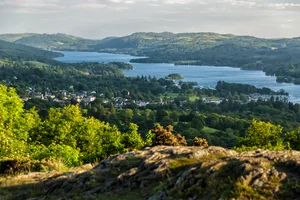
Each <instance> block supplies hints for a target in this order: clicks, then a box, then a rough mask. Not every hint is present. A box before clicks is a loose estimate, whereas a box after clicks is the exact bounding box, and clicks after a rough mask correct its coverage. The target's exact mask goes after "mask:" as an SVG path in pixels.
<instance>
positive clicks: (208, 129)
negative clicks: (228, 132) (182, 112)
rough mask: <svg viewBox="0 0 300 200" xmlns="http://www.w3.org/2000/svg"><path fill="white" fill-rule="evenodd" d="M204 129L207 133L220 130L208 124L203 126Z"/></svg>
mask: <svg viewBox="0 0 300 200" xmlns="http://www.w3.org/2000/svg"><path fill="white" fill-rule="evenodd" d="M202 130H203V131H204V132H205V133H207V134H211V133H215V132H217V131H218V130H217V129H214V128H210V127H207V126H204V128H203V129H202Z"/></svg>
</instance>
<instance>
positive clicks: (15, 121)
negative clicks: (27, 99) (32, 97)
mask: <svg viewBox="0 0 300 200" xmlns="http://www.w3.org/2000/svg"><path fill="white" fill-rule="evenodd" d="M39 122H40V120H39V116H38V115H37V112H36V111H35V110H34V109H32V110H29V111H24V110H23V102H22V100H21V99H20V98H19V97H18V95H17V94H16V92H15V90H14V89H13V88H7V87H6V86H4V85H1V84H0V158H1V157H10V158H18V157H22V156H25V155H26V148H27V141H28V140H29V139H30V138H29V132H30V130H31V129H33V128H34V127H36V126H37V125H38V124H39Z"/></svg>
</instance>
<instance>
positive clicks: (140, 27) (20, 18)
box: [0, 0, 300, 39]
mask: <svg viewBox="0 0 300 200" xmlns="http://www.w3.org/2000/svg"><path fill="white" fill-rule="evenodd" d="M0 27H1V28H0V33H25V32H30V33H66V34H71V35H75V36H80V37H84V38H91V39H102V38H105V37H109V36H124V35H129V34H132V33H134V32H164V31H169V32H174V33H182V32H216V33H232V34H236V35H252V36H256V37H263V38H281V37H299V36H300V0H249V1H248V0H0Z"/></svg>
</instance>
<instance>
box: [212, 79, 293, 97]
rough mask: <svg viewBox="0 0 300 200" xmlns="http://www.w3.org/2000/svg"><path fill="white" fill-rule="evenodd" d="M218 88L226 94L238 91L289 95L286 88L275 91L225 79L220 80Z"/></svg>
mask: <svg viewBox="0 0 300 200" xmlns="http://www.w3.org/2000/svg"><path fill="white" fill-rule="evenodd" d="M216 90H217V91H218V92H220V93H224V95H228V93H233V94H234V93H238V94H253V93H258V94H265V95H285V96H288V93H287V92H285V91H284V90H280V91H277V92H275V91H273V90H271V89H270V88H265V87H264V88H256V87H255V86H253V85H248V84H239V83H227V82H225V81H218V83H217V86H216Z"/></svg>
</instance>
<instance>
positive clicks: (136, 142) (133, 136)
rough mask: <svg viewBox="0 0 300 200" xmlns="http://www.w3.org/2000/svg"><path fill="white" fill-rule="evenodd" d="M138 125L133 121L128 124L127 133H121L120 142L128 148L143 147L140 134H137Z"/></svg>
mask: <svg viewBox="0 0 300 200" xmlns="http://www.w3.org/2000/svg"><path fill="white" fill-rule="evenodd" d="M138 128H139V127H138V126H137V125H136V124H134V123H130V124H129V130H128V132H127V133H124V134H122V140H121V142H122V144H124V147H125V148H126V149H128V150H134V149H137V150H138V149H141V148H142V147H144V141H143V139H142V137H141V135H140V134H138Z"/></svg>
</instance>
